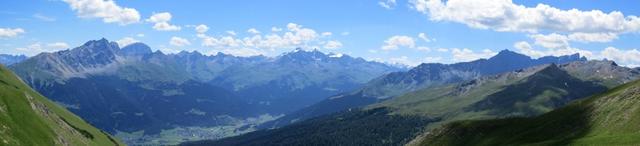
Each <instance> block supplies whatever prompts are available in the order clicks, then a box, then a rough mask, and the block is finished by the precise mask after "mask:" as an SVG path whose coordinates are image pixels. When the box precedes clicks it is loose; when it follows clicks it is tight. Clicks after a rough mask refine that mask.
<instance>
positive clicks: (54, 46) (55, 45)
mask: <svg viewBox="0 0 640 146" xmlns="http://www.w3.org/2000/svg"><path fill="white" fill-rule="evenodd" d="M47 47H49V48H52V49H66V48H69V44H67V43H65V42H55V43H50V44H47Z"/></svg>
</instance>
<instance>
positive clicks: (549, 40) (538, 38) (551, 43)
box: [529, 33, 569, 49]
mask: <svg viewBox="0 0 640 146" xmlns="http://www.w3.org/2000/svg"><path fill="white" fill-rule="evenodd" d="M529 37H530V38H532V39H533V40H534V41H535V44H536V45H539V46H542V47H545V48H551V49H558V48H567V47H569V38H568V37H567V36H564V35H560V34H557V33H552V34H549V35H543V34H534V35H529Z"/></svg>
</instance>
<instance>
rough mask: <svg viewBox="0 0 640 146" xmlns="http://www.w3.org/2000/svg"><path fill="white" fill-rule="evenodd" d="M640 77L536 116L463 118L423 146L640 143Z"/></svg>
mask: <svg viewBox="0 0 640 146" xmlns="http://www.w3.org/2000/svg"><path fill="white" fill-rule="evenodd" d="M638 123H640V81H635V82H631V83H628V84H625V85H622V86H619V87H617V88H614V89H612V90H609V91H608V92H606V93H603V94H599V95H595V96H592V97H590V98H588V99H585V100H582V101H579V102H575V103H573V104H570V105H568V106H566V107H564V108H561V109H558V110H554V111H552V112H549V113H547V114H544V115H541V116H538V117H535V118H510V119H499V120H484V121H462V122H456V123H451V124H447V125H445V126H443V127H442V128H438V129H436V130H434V131H432V132H431V133H430V134H428V135H427V136H426V137H425V138H423V139H422V140H423V141H422V142H421V143H420V144H421V145H637V144H638V143H640V125H638Z"/></svg>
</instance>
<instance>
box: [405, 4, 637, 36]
mask: <svg viewBox="0 0 640 146" xmlns="http://www.w3.org/2000/svg"><path fill="white" fill-rule="evenodd" d="M410 3H411V4H412V8H413V9H415V10H417V11H418V12H421V13H424V14H428V15H429V18H430V19H431V20H434V21H452V22H458V23H462V24H465V25H467V26H469V27H472V28H479V29H492V30H496V31H509V32H530V33H537V32H540V31H551V32H565V33H576V32H582V33H627V32H638V31H639V30H640V18H639V17H637V16H625V15H624V14H622V12H619V11H612V12H609V13H605V12H602V11H600V10H591V11H582V10H578V9H570V10H561V9H558V8H554V7H551V6H549V5H545V4H538V5H536V6H535V7H526V6H524V5H518V4H514V3H513V2H512V1H511V0H487V1H477V0H448V1H446V2H443V1H441V0H411V1H410Z"/></svg>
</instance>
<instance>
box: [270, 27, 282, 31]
mask: <svg viewBox="0 0 640 146" xmlns="http://www.w3.org/2000/svg"><path fill="white" fill-rule="evenodd" d="M271 31H272V32H280V31H282V28H278V27H271Z"/></svg>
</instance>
